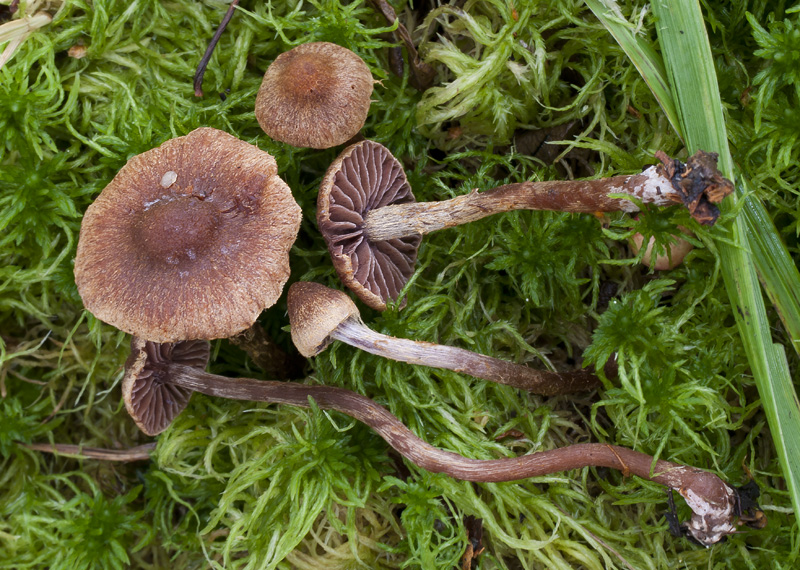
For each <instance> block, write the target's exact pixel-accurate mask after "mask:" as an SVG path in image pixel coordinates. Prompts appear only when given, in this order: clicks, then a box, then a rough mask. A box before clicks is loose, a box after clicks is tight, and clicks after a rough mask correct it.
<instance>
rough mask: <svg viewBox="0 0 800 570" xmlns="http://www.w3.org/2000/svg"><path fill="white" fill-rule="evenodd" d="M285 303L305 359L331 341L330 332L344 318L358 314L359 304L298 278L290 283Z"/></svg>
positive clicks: (295, 342)
mask: <svg viewBox="0 0 800 570" xmlns="http://www.w3.org/2000/svg"><path fill="white" fill-rule="evenodd" d="M286 304H287V307H288V310H289V322H290V323H291V325H292V342H294V345H295V346H296V347H297V350H298V352H300V354H302V355H303V356H305V357H306V358H311V357H312V356H316V355H317V354H319V353H320V352H322V351H323V350H325V349H326V348H327V347H328V345H329V344H330V343H331V342H332V339H331V338H330V334H331V333H332V332H333V331H334V330H335V329H336V327H338V326H339V325H340V324H341V323H342V322H343V321H345V320H347V319H349V318H350V317H356V318H360V317H359V313H358V307H356V304H355V303H353V301H352V300H351V299H350V297H348V296H347V295H345V294H344V293H342V292H341V291H337V290H336V289H331V288H329V287H325V285H320V284H319V283H310V282H308V281H299V282H297V283H292V284H291V285H290V286H289V292H288V293H287V299H286Z"/></svg>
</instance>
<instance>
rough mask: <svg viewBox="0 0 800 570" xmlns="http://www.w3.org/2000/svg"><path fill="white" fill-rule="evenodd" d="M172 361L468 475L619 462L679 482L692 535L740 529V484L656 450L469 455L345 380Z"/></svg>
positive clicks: (204, 378) (520, 474) (507, 477)
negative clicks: (260, 376)
mask: <svg viewBox="0 0 800 570" xmlns="http://www.w3.org/2000/svg"><path fill="white" fill-rule="evenodd" d="M168 366H169V373H170V378H171V382H173V383H175V384H177V385H179V386H182V387H183V388H188V389H190V390H194V391H196V392H201V393H203V394H207V395H210V396H221V397H224V398H230V399H236V400H257V401H262V402H271V403H278V404H288V405H292V406H300V407H306V408H307V407H309V405H310V403H309V399H312V398H313V400H314V401H315V403H316V405H317V406H319V407H320V408H322V409H326V410H335V411H338V412H342V413H344V414H347V415H348V416H351V417H353V418H355V419H357V420H359V421H361V422H363V423H365V424H367V425H368V426H369V427H371V428H372V429H374V430H375V431H376V432H377V433H378V434H379V435H380V436H381V437H382V438H383V439H384V440H386V442H387V443H388V444H389V445H390V446H392V447H393V448H394V449H395V450H397V452H398V453H400V454H401V455H402V456H403V457H405V458H406V459H408V460H409V461H411V462H412V463H414V464H415V465H417V466H419V467H421V468H423V469H425V470H427V471H431V472H434V473H444V474H446V475H449V476H451V477H455V478H457V479H463V480H465V481H485V482H499V481H516V480H519V479H526V478H528V477H537V476H542V475H547V474H550V473H556V472H559V471H566V470H570V469H580V468H582V467H587V466H598V467H609V468H612V469H618V470H620V471H622V473H623V474H624V475H626V476H628V475H631V474H633V475H636V476H638V477H641V478H643V479H647V480H649V481H654V482H656V483H659V484H661V485H665V486H667V487H669V488H671V489H676V490H677V491H678V492H679V493H680V494H681V496H683V497H684V499H686V502H687V504H688V505H689V507H690V508H691V509H692V517H691V520H690V521H689V522H688V523H686V524H685V526H684V529H685V531H686V533H687V534H689V535H690V536H691V537H692V538H694V539H695V540H697V541H698V542H700V543H701V544H704V545H706V546H708V545H711V544H714V543H716V542H718V541H719V540H721V539H722V538H723V537H724V536H725V535H727V534H730V533H732V532H735V531H736V526H735V522H736V518H737V517H738V516H740V515H741V514H742V512H741V509H740V508H739V504H738V493H737V491H736V489H734V488H733V487H731V486H730V485H728V484H727V483H725V482H724V481H723V480H722V479H720V478H719V477H718V476H717V475H714V474H713V473H710V472H708V471H704V470H702V469H697V468H694V467H688V466H686V465H680V464H678V463H672V462H669V461H663V460H659V461H656V463H655V465H654V466H653V458H652V457H651V456H649V455H646V454H644V453H640V452H638V451H634V450H632V449H627V448H624V447H619V446H616V445H608V444H602V443H583V444H575V445H570V446H567V447H563V448H560V449H552V450H549V451H540V452H536V453H532V454H530V455H525V456H522V457H513V458H505V459H491V460H481V459H470V458H467V457H463V456H461V455H458V454H457V453H452V452H449V451H444V450H442V449H439V448H436V447H433V446H432V445H430V444H428V443H426V442H425V441H424V440H422V439H420V438H419V437H417V436H416V435H415V434H414V433H413V432H412V431H411V430H409V429H408V428H407V427H406V426H405V425H404V424H403V423H402V422H401V421H400V420H398V419H397V418H396V417H395V416H394V415H392V414H391V413H390V412H389V411H388V410H386V409H385V408H383V407H382V406H380V405H379V404H377V403H376V402H374V401H372V400H370V399H369V398H367V397H365V396H362V395H360V394H357V393H355V392H351V391H350V390H346V389H344V388H336V387H332V386H306V385H303V384H295V383H291V382H268V381H259V380H253V379H250V378H238V379H231V378H225V377H222V376H217V375H215V374H209V373H207V372H204V371H202V370H199V369H197V368H193V367H191V366H185V365H181V364H169V365H168ZM651 467H652V471H651Z"/></svg>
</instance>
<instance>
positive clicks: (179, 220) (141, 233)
mask: <svg viewBox="0 0 800 570" xmlns="http://www.w3.org/2000/svg"><path fill="white" fill-rule="evenodd" d="M220 218H221V216H220V212H219V210H218V209H217V207H216V206H215V205H214V204H213V203H212V202H210V201H207V200H202V199H199V198H197V197H194V196H176V197H174V198H171V199H165V200H160V201H158V202H156V203H155V204H152V205H150V207H148V208H147V209H145V211H143V212H142V214H141V218H140V220H139V223H138V224H136V232H137V233H138V240H139V243H141V245H142V247H143V248H144V250H145V251H146V252H147V253H148V254H150V256H151V257H152V258H153V260H155V261H160V262H162V263H165V264H168V265H178V264H181V263H186V262H192V261H194V260H195V259H196V258H197V256H199V255H201V254H202V253H203V252H205V250H206V249H208V247H209V245H210V244H211V243H213V242H214V241H215V240H214V236H215V233H216V231H217V227H218V226H219V222H220Z"/></svg>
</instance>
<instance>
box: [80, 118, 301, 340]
mask: <svg viewBox="0 0 800 570" xmlns="http://www.w3.org/2000/svg"><path fill="white" fill-rule="evenodd" d="M300 220H301V212H300V208H299V206H298V205H297V203H296V202H295V201H294V198H293V197H292V193H291V191H290V190H289V187H288V186H287V185H286V183H284V182H283V180H281V179H280V177H279V176H278V169H277V165H276V163H275V159H274V158H273V157H272V156H270V155H269V154H267V153H266V152H263V151H261V150H259V149H258V148H257V147H255V146H253V145H250V144H248V143H246V142H244V141H241V140H239V139H237V138H235V137H233V136H231V135H229V134H227V133H224V132H222V131H218V130H216V129H211V128H200V129H197V130H195V131H192V132H191V133H189V134H188V135H186V136H183V137H178V138H175V139H172V140H168V141H167V142H165V143H164V144H162V145H161V146H160V147H158V148H155V149H153V150H149V151H147V152H145V153H143V154H140V155H138V156H134V157H133V158H131V159H130V160H129V161H128V163H127V164H126V165H125V166H123V167H122V169H121V170H120V171H119V173H118V174H117V175H116V176H115V177H114V179H113V180H112V181H111V182H110V183H109V184H108V186H106V187H105V189H104V190H103V191H102V192H101V193H100V195H99V196H98V197H97V199H96V200H95V201H94V203H93V204H92V205H91V206H89V208H88V210H87V211H86V215H85V216H84V218H83V222H82V224H81V231H80V238H79V241H78V249H77V255H76V258H75V282H76V283H77V285H78V292H79V293H80V295H81V298H82V299H83V302H84V304H85V306H86V308H87V309H88V310H89V311H90V312H91V313H92V314H94V315H95V316H96V317H97V318H98V319H100V320H102V321H105V322H107V323H109V324H112V325H114V326H115V327H117V328H119V329H121V330H123V331H125V332H127V333H131V334H134V335H136V336H139V337H142V338H145V339H147V340H152V341H156V342H174V341H177V340H187V339H213V338H226V337H230V336H232V335H235V334H237V333H239V332H241V331H243V330H245V329H247V328H248V327H250V326H251V325H253V323H254V322H255V320H256V318H257V317H258V315H259V314H260V313H261V312H262V311H263V310H264V309H265V308H267V307H270V306H272V305H273V304H274V303H275V302H276V301H277V300H278V297H280V295H281V292H282V290H283V286H284V284H285V283H286V280H287V279H288V278H289V249H290V248H291V246H292V244H293V243H294V240H295V239H296V237H297V232H298V231H299V228H300Z"/></svg>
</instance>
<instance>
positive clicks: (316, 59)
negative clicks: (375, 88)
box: [256, 42, 373, 148]
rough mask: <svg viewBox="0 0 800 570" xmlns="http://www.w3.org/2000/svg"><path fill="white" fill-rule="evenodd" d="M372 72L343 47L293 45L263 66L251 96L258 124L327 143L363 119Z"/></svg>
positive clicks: (298, 141) (278, 136) (273, 132)
mask: <svg viewBox="0 0 800 570" xmlns="http://www.w3.org/2000/svg"><path fill="white" fill-rule="evenodd" d="M372 84H373V80H372V73H371V72H370V70H369V67H367V64H366V63H364V60H362V59H361V58H360V57H358V56H357V55H356V54H355V53H353V52H352V51H350V50H349V49H347V48H343V47H341V46H338V45H336V44H331V43H327V42H314V43H307V44H302V45H299V46H297V47H296V48H293V49H291V50H289V51H287V52H285V53H282V54H281V55H279V56H278V57H277V58H276V59H275V61H273V62H272V64H271V65H270V66H269V68H268V69H267V72H266V73H265V74H264V79H263V81H262V82H261V87H260V88H259V90H258V96H257V97H256V118H257V119H258V124H259V125H261V128H262V129H263V130H264V132H265V133H267V134H268V135H269V136H270V137H271V138H273V139H275V140H278V141H281V142H285V143H288V144H290V145H292V146H296V147H311V148H330V147H332V146H336V145H338V144H342V143H344V142H347V141H348V140H350V139H351V138H353V137H354V136H355V135H356V134H357V133H358V131H359V130H361V127H363V126H364V123H365V122H366V120H367V113H368V112H369V98H370V96H371V95H372Z"/></svg>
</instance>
